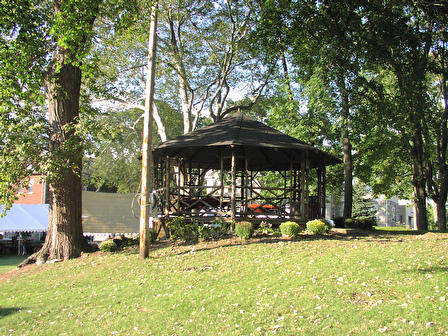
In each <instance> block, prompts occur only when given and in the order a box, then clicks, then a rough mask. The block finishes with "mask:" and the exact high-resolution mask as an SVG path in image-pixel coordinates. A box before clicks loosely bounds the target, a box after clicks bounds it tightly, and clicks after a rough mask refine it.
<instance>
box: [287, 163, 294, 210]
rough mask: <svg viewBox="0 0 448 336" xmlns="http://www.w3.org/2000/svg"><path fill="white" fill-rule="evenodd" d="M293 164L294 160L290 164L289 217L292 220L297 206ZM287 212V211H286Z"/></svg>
mask: <svg viewBox="0 0 448 336" xmlns="http://www.w3.org/2000/svg"><path fill="white" fill-rule="evenodd" d="M293 168H294V167H293V162H292V159H291V161H290V162H289V217H290V218H292V217H293V215H294V212H295V210H294V209H295V206H294V205H293V200H294V198H293V188H294V187H295V186H294V185H293V184H294V179H293V175H292V174H293ZM285 211H286V209H285Z"/></svg>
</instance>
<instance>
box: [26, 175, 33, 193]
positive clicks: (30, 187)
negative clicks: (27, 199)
mask: <svg viewBox="0 0 448 336" xmlns="http://www.w3.org/2000/svg"><path fill="white" fill-rule="evenodd" d="M33 187H34V179H33V178H32V179H30V182H29V183H28V189H27V190H26V192H27V193H28V194H32V193H33Z"/></svg>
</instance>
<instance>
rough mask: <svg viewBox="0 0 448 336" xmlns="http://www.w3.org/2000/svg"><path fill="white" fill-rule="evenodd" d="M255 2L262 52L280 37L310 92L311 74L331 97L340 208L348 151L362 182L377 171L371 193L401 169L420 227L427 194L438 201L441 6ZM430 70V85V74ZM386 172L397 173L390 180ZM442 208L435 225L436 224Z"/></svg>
mask: <svg viewBox="0 0 448 336" xmlns="http://www.w3.org/2000/svg"><path fill="white" fill-rule="evenodd" d="M263 8H265V9H266V10H265V11H264V12H263V20H262V27H261V28H260V29H261V30H262V32H263V34H262V35H264V36H265V37H264V40H265V44H266V45H267V46H269V50H271V53H272V55H276V54H277V53H278V49H276V47H275V46H276V43H277V44H278V41H279V40H281V41H283V45H282V48H283V50H284V51H286V52H288V53H289V54H291V55H292V60H293V63H294V65H295V67H296V72H297V73H298V74H299V75H300V77H301V79H302V81H303V79H305V80H306V83H308V87H309V88H310V90H311V91H310V96H312V95H313V93H312V92H318V91H321V90H322V88H321V87H318V86H316V85H312V83H315V78H316V76H318V78H320V83H321V85H322V86H324V87H325V88H326V90H327V92H328V93H329V94H330V97H332V99H333V100H334V108H333V109H332V110H328V113H329V114H330V115H332V117H333V118H334V119H333V120H334V121H335V122H337V123H338V125H339V126H340V129H341V143H340V146H341V147H342V148H343V152H344V167H345V168H344V171H345V183H344V185H345V188H344V189H345V192H344V193H345V196H344V203H345V209H344V215H345V216H348V215H350V214H351V211H350V208H351V198H352V196H351V180H352V177H351V175H350V174H351V171H352V170H351V166H352V163H353V162H352V158H354V160H355V162H354V167H355V171H356V170H360V176H361V177H362V178H364V179H365V182H367V183H369V182H370V180H372V179H374V176H377V177H380V178H381V176H380V175H381V171H380V170H381V169H384V170H385V174H384V175H385V176H383V177H385V178H382V188H383V190H379V189H380V186H381V184H379V183H376V181H373V180H372V181H371V182H372V184H376V187H377V191H383V192H384V191H386V189H389V188H390V187H391V186H394V185H395V186H399V185H400V186H399V188H401V187H403V186H406V182H407V181H409V180H408V179H407V176H408V175H410V176H412V180H411V183H412V187H413V190H414V199H415V204H416V209H417V213H416V216H417V227H418V228H419V229H427V219H426V198H427V195H428V193H429V194H430V195H431V197H432V198H433V199H435V200H439V201H438V202H439V203H440V206H439V207H441V208H442V206H441V205H442V203H443V204H445V203H446V198H445V196H444V195H446V191H445V190H446V187H445V178H444V177H445V176H446V173H445V172H444V169H445V167H446V164H445V158H446V145H445V140H444V139H445V138H446V121H444V120H446V119H445V117H444V109H441V108H440V107H442V106H446V105H444V104H443V99H444V98H443V92H444V91H445V92H446V89H444V84H443V83H444V82H443V78H444V77H443V76H444V75H443V74H445V76H446V68H445V65H444V64H445V63H444V61H441V58H443V56H444V55H445V54H446V24H447V22H448V21H447V16H446V15H447V14H446V13H447V8H446V5H445V4H439V3H430V2H410V1H405V0H403V1H390V2H386V3H383V2H369V3H365V2H363V1H351V2H350V3H347V2H343V3H340V2H337V3H336V2H329V1H322V2H316V1H300V2H290V1H282V0H276V1H268V2H265V6H264V7H263ZM442 55H443V56H442ZM436 74H437V75H436ZM434 75H436V76H437V78H438V82H437V83H438V84H436V82H435V81H431V80H430V78H434ZM434 91H437V92H438V96H437V97H438V98H436V95H434V94H433V92H434ZM314 94H315V93H314ZM315 95H316V94H315ZM430 97H433V100H432V102H431V98H430ZM436 106H439V107H438V108H436ZM436 111H440V112H437V113H435V112H436ZM442 111H443V112H442ZM353 140H355V141H353ZM374 153H376V154H374ZM392 153H395V154H392ZM435 167H439V168H440V169H439V168H435ZM394 173H395V174H397V173H402V174H403V175H404V176H397V175H395V176H394V178H392V174H394ZM400 180H401V181H402V182H404V184H403V183H400ZM443 208H444V206H443ZM443 211H444V210H442V209H441V210H440V217H441V218H440V219H439V225H440V227H441V228H443V227H445V225H446V224H444V221H445V216H444V215H443V214H442V212H443Z"/></svg>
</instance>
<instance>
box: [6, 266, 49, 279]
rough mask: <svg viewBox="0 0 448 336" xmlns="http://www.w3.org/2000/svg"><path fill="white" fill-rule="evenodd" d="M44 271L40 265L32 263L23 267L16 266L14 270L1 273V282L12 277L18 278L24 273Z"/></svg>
mask: <svg viewBox="0 0 448 336" xmlns="http://www.w3.org/2000/svg"><path fill="white" fill-rule="evenodd" d="M41 271H43V269H42V267H40V265H36V264H30V265H26V266H24V267H21V268H15V269H13V270H10V271H7V272H5V273H2V274H0V282H2V281H7V280H10V279H12V278H17V277H18V276H21V275H23V274H34V273H38V272H41Z"/></svg>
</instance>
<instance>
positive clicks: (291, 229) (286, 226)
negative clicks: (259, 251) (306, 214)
mask: <svg viewBox="0 0 448 336" xmlns="http://www.w3.org/2000/svg"><path fill="white" fill-rule="evenodd" d="M280 231H281V233H282V235H284V236H288V237H295V236H297V235H298V234H299V232H300V225H299V224H297V223H296V222H291V221H289V222H284V223H281V224H280Z"/></svg>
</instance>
